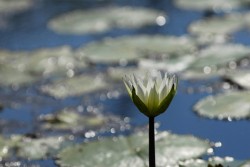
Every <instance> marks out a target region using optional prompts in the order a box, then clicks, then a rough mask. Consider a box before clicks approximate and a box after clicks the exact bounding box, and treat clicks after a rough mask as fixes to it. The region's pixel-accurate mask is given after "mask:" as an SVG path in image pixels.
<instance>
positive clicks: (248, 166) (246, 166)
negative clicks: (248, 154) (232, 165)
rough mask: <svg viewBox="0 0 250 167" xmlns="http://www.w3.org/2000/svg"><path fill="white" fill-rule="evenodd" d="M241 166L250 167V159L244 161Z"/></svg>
mask: <svg viewBox="0 0 250 167" xmlns="http://www.w3.org/2000/svg"><path fill="white" fill-rule="evenodd" d="M240 167H250V160H248V161H247V162H245V163H243V164H242V165H241V166H240Z"/></svg>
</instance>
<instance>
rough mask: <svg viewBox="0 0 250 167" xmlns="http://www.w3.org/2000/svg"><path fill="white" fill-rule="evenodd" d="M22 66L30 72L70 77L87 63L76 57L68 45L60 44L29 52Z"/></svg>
mask: <svg viewBox="0 0 250 167" xmlns="http://www.w3.org/2000/svg"><path fill="white" fill-rule="evenodd" d="M24 66H25V67H24V70H26V71H28V72H30V73H32V74H37V75H41V74H43V75H45V76H46V75H64V76H69V77H72V76H74V72H75V71H77V70H82V69H85V68H86V67H87V64H86V62H85V61H83V60H80V59H79V58H78V57H76V56H75V55H74V53H73V50H72V49H71V48H70V47H69V46H62V47H58V48H52V49H40V50H36V51H33V52H31V53H30V55H29V57H28V61H26V63H24Z"/></svg>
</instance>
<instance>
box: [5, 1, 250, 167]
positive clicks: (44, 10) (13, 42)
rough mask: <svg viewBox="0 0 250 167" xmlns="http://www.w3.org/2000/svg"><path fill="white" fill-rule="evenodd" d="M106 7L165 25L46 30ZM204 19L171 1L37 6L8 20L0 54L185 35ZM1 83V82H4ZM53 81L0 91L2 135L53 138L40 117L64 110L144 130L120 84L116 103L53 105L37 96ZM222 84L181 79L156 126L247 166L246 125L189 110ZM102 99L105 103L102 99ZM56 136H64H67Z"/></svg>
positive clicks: (98, 98) (95, 96)
mask: <svg viewBox="0 0 250 167" xmlns="http://www.w3.org/2000/svg"><path fill="white" fill-rule="evenodd" d="M109 5H111V6H116V5H118V6H132V7H149V8H153V9H158V10H161V11H165V12H166V14H167V17H168V19H167V23H166V24H165V25H163V26H158V25H151V26H144V27H141V28H136V29H126V28H125V29H120V28H114V29H111V30H109V31H106V32H101V33H92V34H83V35H70V34H58V33H56V32H54V31H53V30H51V29H49V28H48V26H47V23H48V21H49V20H50V19H51V18H54V17H55V16H58V15H60V14H63V13H66V12H69V11H73V10H77V9H89V8H93V9H94V8H97V7H102V6H109ZM244 10H245V9H244ZM219 14H220V13H219ZM203 18H204V11H195V10H184V9H180V8H178V7H176V5H174V3H173V2H172V1H170V0H127V1H123V0H107V1H105V0H103V1H102V0H99V1H98V0H97V1H91V0H83V1H82V0H73V1H70V0H54V1H51V0H40V1H38V2H37V3H36V5H35V6H33V7H32V8H30V9H27V10H25V11H23V12H20V13H18V14H13V15H11V16H10V17H9V18H8V21H7V25H6V27H4V28H1V29H0V37H1V38H0V48H1V49H4V50H11V51H18V52H22V51H32V50H36V49H40V48H53V47H58V46H63V45H69V46H71V47H72V48H73V49H78V48H79V47H80V46H83V45H86V44H88V43H90V42H94V41H100V40H103V39H104V38H106V37H120V36H133V35H139V34H147V35H159V34H160V35H173V36H182V35H185V34H188V31H187V29H188V26H189V25H190V23H192V22H193V21H195V20H199V19H203ZM249 35H250V32H249V31H247V30H245V29H244V30H242V31H239V32H237V33H234V34H233V35H232V37H231V38H232V39H231V42H233V43H242V44H245V45H249V44H250V39H249V38H248V37H249ZM132 65H133V64H132ZM106 69H107V65H103V64H101V65H97V66H95V67H92V68H91V69H87V70H85V71H83V72H84V73H94V74H95V73H101V72H102V71H103V70H104V71H105V70H106ZM121 77H122V76H121ZM2 79H3V80H4V78H2ZM51 80H53V78H49V79H47V80H42V81H39V82H37V83H36V84H33V85H31V86H24V87H21V88H15V86H12V87H10V86H9V87H5V86H2V87H0V104H3V106H4V108H3V109H2V111H1V112H0V123H1V128H0V130H1V132H2V134H3V135H9V134H29V135H31V134H37V135H44V136H46V135H49V134H50V133H53V132H50V131H44V130H41V129H40V128H39V126H40V124H41V122H39V121H38V117H39V116H40V115H42V114H48V113H53V112H55V111H57V110H60V109H63V108H65V107H74V108H78V109H79V110H83V111H91V112H92V111H93V110H95V109H96V110H98V112H101V113H102V114H104V115H106V114H107V115H109V114H111V115H115V116H118V117H120V118H121V120H124V119H125V120H126V119H128V118H129V120H130V122H129V123H128V124H129V125H131V127H132V128H136V127H138V128H142V127H144V128H145V127H146V126H147V122H148V120H147V118H146V117H145V116H144V115H142V114H141V113H140V112H139V111H138V110H137V109H136V107H135V106H134V105H133V103H132V102H131V100H130V98H129V96H128V95H127V94H126V93H125V90H124V87H123V86H122V84H118V85H116V86H114V87H113V88H115V89H117V91H118V96H116V95H114V97H109V95H108V96H107V97H106V95H107V92H105V91H104V92H102V91H99V92H97V93H90V94H87V95H83V96H77V97H67V98H65V99H56V98H53V97H51V96H49V95H47V94H45V93H41V92H40V90H39V88H40V86H42V85H44V84H47V83H49V82H50V81H51ZM222 83H224V81H222V79H221V78H215V79H214V78H213V79H207V80H202V81H188V80H184V79H181V80H180V81H179V88H178V93H177V95H176V96H175V98H174V100H173V102H172V103H171V105H170V107H169V109H168V111H167V112H166V113H164V114H162V115H160V116H158V117H157V118H156V121H157V122H158V123H159V125H160V126H159V128H158V130H162V131H165V130H167V131H171V132H172V133H175V134H191V135H194V136H196V137H200V138H203V139H208V140H210V141H212V142H221V144H222V145H221V147H218V148H214V155H216V156H220V157H226V156H230V157H233V158H235V159H237V160H247V159H249V158H250V151H249V150H250V143H249V141H250V135H249V134H248V130H247V129H248V128H249V129H250V124H249V120H248V119H242V120H230V119H229V120H218V119H209V118H203V117H201V116H199V115H198V114H196V113H195V112H193V106H194V105H195V104H196V102H197V101H199V100H200V99H202V98H203V97H206V96H208V95H213V94H218V93H220V92H223V91H224V90H223V88H222V87H221V85H222ZM190 89H191V90H195V91H194V92H191V93H190V92H188V90H190ZM114 91H116V90H111V91H110V92H111V94H112V93H113V94H114ZM110 92H109V93H110ZM115 93H117V92H115ZM104 96H105V98H102V97H104ZM111 129H112V128H111ZM106 130H107V129H106ZM107 131H108V130H107ZM111 131H112V130H111ZM126 132H129V130H127V131H126V130H125V132H117V134H120V133H121V134H123V133H125V134H126ZM55 133H59V134H61V133H62V134H67V133H68V132H67V133H63V132H55ZM113 133H114V134H113ZM103 135H116V133H115V132H114V131H112V132H111V133H103ZM76 136H77V135H76ZM82 136H83V135H80V137H79V138H77V139H76V141H80V142H81V141H82ZM15 160H16V161H17V160H21V162H23V163H24V164H27V165H30V166H32V165H37V166H39V165H40V166H51V167H53V166H57V165H56V164H55V163H54V161H53V160H52V159H47V160H34V161H28V160H23V159H15ZM3 163H5V162H3ZM13 166H14V165H13Z"/></svg>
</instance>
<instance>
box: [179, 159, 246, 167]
mask: <svg viewBox="0 0 250 167" xmlns="http://www.w3.org/2000/svg"><path fill="white" fill-rule="evenodd" d="M243 163H244V161H239V160H234V159H233V158H232V157H225V158H220V157H212V158H209V160H208V161H205V160H201V159H191V160H187V161H185V162H182V163H180V164H181V166H184V167H208V165H212V166H214V167H215V165H219V164H220V165H223V166H224V167H229V166H230V167H241V165H242V164H243Z"/></svg>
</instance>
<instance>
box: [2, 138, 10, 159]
mask: <svg viewBox="0 0 250 167" xmlns="http://www.w3.org/2000/svg"><path fill="white" fill-rule="evenodd" d="M9 149H10V144H9V142H8V140H5V139H4V138H3V137H0V159H1V160H2V159H3V158H5V157H7V156H8V155H9Z"/></svg>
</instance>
